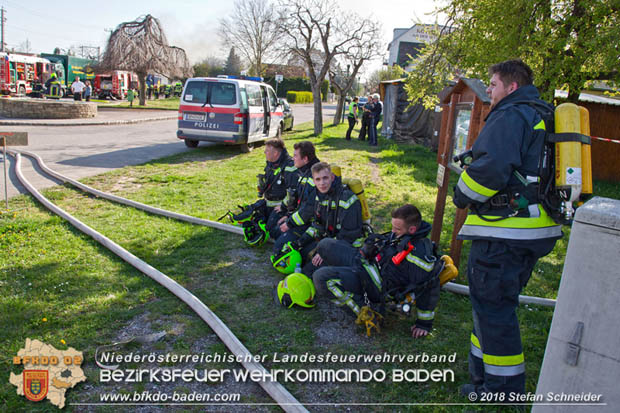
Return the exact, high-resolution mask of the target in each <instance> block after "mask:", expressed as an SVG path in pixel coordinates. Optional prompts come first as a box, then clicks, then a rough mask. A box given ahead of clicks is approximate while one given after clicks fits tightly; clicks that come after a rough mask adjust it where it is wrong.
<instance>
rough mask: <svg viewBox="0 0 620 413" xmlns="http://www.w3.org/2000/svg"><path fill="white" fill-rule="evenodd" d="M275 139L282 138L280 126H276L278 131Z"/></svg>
mask: <svg viewBox="0 0 620 413" xmlns="http://www.w3.org/2000/svg"><path fill="white" fill-rule="evenodd" d="M276 138H282V124H281V123H280V125H278V131H277V132H276Z"/></svg>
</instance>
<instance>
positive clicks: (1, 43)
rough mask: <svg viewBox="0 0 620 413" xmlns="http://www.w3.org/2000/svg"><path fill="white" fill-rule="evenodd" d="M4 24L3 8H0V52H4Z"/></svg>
mask: <svg viewBox="0 0 620 413" xmlns="http://www.w3.org/2000/svg"><path fill="white" fill-rule="evenodd" d="M4 22H6V19H5V18H4V7H2V8H0V26H2V29H1V31H2V38H1V39H0V52H4Z"/></svg>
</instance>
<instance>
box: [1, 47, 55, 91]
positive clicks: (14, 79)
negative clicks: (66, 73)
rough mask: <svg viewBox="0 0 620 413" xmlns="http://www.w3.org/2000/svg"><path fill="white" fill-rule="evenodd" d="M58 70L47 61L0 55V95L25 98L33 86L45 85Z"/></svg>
mask: <svg viewBox="0 0 620 413" xmlns="http://www.w3.org/2000/svg"><path fill="white" fill-rule="evenodd" d="M58 69H59V68H58V67H57V64H56V63H54V62H51V61H50V60H48V59H45V58H42V57H37V56H34V55H27V54H19V53H0V93H2V94H3V95H21V96H25V95H27V94H29V93H32V90H33V84H34V83H36V82H37V81H38V82H39V83H45V81H46V80H47V79H48V78H49V77H50V75H51V74H52V73H53V72H55V71H57V70H58Z"/></svg>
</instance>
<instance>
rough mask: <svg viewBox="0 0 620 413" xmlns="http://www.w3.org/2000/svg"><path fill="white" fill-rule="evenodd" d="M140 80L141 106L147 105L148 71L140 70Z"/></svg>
mask: <svg viewBox="0 0 620 413" xmlns="http://www.w3.org/2000/svg"><path fill="white" fill-rule="evenodd" d="M138 81H139V82H140V106H146V73H144V72H138Z"/></svg>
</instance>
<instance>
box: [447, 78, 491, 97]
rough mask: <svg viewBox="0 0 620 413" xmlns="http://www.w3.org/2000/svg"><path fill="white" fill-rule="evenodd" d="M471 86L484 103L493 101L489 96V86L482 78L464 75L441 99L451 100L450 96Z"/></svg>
mask: <svg viewBox="0 0 620 413" xmlns="http://www.w3.org/2000/svg"><path fill="white" fill-rule="evenodd" d="M467 87H468V88H470V89H471V90H472V91H473V92H474V94H475V95H476V96H477V97H478V99H480V100H481V101H482V103H491V99H490V98H489V97H488V96H487V86H486V85H485V84H484V83H483V82H482V80H480V79H468V78H465V77H462V78H460V79H459V80H458V82H456V84H455V85H454V87H453V88H452V89H451V90H450V91H449V92H448V93H446V94H445V96H444V97H443V98H442V99H441V100H442V102H444V103H445V101H446V100H449V99H448V97H449V96H450V95H451V94H453V93H457V92H461V91H462V90H463V89H465V88H467Z"/></svg>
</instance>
